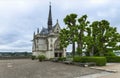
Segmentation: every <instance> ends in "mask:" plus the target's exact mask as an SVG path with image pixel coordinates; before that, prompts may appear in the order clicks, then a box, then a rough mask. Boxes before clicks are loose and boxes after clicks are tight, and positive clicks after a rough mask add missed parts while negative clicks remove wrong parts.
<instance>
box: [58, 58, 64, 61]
mask: <svg viewBox="0 0 120 78" xmlns="http://www.w3.org/2000/svg"><path fill="white" fill-rule="evenodd" d="M64 60H66V57H59V58H58V61H64Z"/></svg>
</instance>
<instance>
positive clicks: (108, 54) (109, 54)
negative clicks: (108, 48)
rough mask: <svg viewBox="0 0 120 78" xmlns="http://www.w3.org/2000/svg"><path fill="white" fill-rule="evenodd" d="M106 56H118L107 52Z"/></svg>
mask: <svg viewBox="0 0 120 78" xmlns="http://www.w3.org/2000/svg"><path fill="white" fill-rule="evenodd" d="M105 56H116V55H115V53H114V52H107V53H106V54H105Z"/></svg>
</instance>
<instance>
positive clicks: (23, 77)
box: [0, 59, 102, 78]
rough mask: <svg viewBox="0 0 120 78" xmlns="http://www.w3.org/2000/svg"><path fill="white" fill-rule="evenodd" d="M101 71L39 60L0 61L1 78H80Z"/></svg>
mask: <svg viewBox="0 0 120 78" xmlns="http://www.w3.org/2000/svg"><path fill="white" fill-rule="evenodd" d="M101 72H102V71H100V70H95V69H90V68H89V67H80V66H74V65H66V64H62V63H54V62H49V61H46V62H38V60H29V59H19V60H0V78H79V77H80V76H83V75H88V74H95V73H101Z"/></svg>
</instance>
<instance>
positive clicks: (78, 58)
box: [73, 56, 81, 62]
mask: <svg viewBox="0 0 120 78" xmlns="http://www.w3.org/2000/svg"><path fill="white" fill-rule="evenodd" d="M73 61H74V62H81V57H80V56H75V57H74V58H73Z"/></svg>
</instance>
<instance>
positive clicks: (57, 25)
mask: <svg viewBox="0 0 120 78" xmlns="http://www.w3.org/2000/svg"><path fill="white" fill-rule="evenodd" d="M60 30H61V28H60V26H59V24H58V23H57V24H56V25H55V26H54V28H53V32H55V33H59V32H60Z"/></svg>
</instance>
